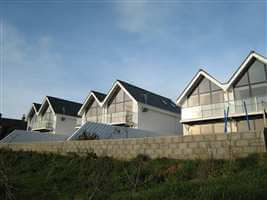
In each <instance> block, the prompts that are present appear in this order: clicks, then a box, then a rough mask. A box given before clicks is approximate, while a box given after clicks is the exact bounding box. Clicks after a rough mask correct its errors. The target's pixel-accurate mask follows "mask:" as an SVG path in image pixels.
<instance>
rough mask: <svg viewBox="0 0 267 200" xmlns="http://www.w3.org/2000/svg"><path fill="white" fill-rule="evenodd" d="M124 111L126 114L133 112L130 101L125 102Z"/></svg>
mask: <svg viewBox="0 0 267 200" xmlns="http://www.w3.org/2000/svg"><path fill="white" fill-rule="evenodd" d="M125 111H128V112H132V111H133V103H132V102H131V101H128V102H125Z"/></svg>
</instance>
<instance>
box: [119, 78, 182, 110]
mask: <svg viewBox="0 0 267 200" xmlns="http://www.w3.org/2000/svg"><path fill="white" fill-rule="evenodd" d="M117 81H118V82H119V83H121V84H122V85H123V87H124V88H125V89H126V90H127V91H128V92H129V93H130V94H131V95H132V97H133V98H134V99H135V100H136V101H137V102H140V103H143V104H147V105H150V106H154V107H157V108H160V109H163V110H167V111H170V112H174V113H179V114H180V113H181V109H180V107H178V106H176V105H175V103H174V102H173V101H172V100H171V99H169V98H166V97H163V96H160V95H158V94H155V93H152V92H150V91H147V90H144V89H142V88H139V87H136V86H134V85H131V84H129V83H127V82H124V81H121V80H117ZM145 96H146V97H145Z"/></svg>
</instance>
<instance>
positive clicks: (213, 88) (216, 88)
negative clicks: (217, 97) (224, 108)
mask: <svg viewBox="0 0 267 200" xmlns="http://www.w3.org/2000/svg"><path fill="white" fill-rule="evenodd" d="M210 84H211V90H212V91H214V90H221V88H219V87H218V86H217V85H215V84H214V83H212V82H210Z"/></svg>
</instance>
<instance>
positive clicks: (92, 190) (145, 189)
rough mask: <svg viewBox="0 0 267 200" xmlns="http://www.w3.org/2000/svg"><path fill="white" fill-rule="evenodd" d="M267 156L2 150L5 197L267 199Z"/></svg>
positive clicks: (0, 179) (0, 183)
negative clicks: (122, 157) (191, 156)
mask: <svg viewBox="0 0 267 200" xmlns="http://www.w3.org/2000/svg"><path fill="white" fill-rule="evenodd" d="M266 188H267V153H261V154H251V155H250V156H248V157H247V158H242V159H236V160H228V161H226V160H214V159H209V160H172V159H167V158H161V159H150V158H149V157H148V156H146V155H139V156H137V157H136V158H135V159H132V160H130V161H121V160H115V159H112V158H108V157H105V156H103V157H97V156H96V155H95V154H94V153H88V154H87V155H86V156H79V155H77V154H73V153H72V154H68V155H66V156H63V155H58V154H40V153H35V152H14V151H11V150H4V149H1V150H0V199H1V200H5V199H18V200H24V199H27V200H29V199H35V200H36V199H38V200H44V199H45V200H48V199H49V200H51V199H53V200H54V199H62V200H63V199H64V200H65V199H66V200H67V199H75V200H76V199H77V200H83V199H123V200H125V199H126V200H127V199H144V200H149V199H151V200H155V199H179V200H180V199H181V200H185V199H203V200H207V199H227V200H228V199H234V200H238V199H242V200H243V199H267V193H266Z"/></svg>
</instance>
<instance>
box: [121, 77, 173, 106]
mask: <svg viewBox="0 0 267 200" xmlns="http://www.w3.org/2000/svg"><path fill="white" fill-rule="evenodd" d="M117 81H119V82H122V83H126V84H128V85H130V86H132V87H135V88H138V89H141V90H144V91H146V92H148V93H151V94H153V95H156V96H159V97H161V98H165V99H168V100H170V101H172V100H171V99H170V98H168V97H164V96H162V95H160V94H156V93H154V92H151V91H149V90H146V89H143V88H141V87H138V86H135V85H133V84H131V83H128V82H126V81H122V80H117Z"/></svg>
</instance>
